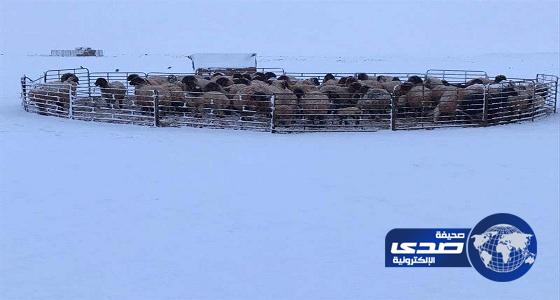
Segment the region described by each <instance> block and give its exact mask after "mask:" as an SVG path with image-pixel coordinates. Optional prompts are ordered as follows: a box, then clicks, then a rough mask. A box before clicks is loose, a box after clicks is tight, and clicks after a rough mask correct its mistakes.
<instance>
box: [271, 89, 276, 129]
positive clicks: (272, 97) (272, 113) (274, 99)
mask: <svg viewBox="0 0 560 300" xmlns="http://www.w3.org/2000/svg"><path fill="white" fill-rule="evenodd" d="M275 103H276V98H275V95H274V94H272V96H270V132H271V133H274V132H275V131H276V130H275V126H274V123H275V122H274V112H275V109H274V108H275Z"/></svg>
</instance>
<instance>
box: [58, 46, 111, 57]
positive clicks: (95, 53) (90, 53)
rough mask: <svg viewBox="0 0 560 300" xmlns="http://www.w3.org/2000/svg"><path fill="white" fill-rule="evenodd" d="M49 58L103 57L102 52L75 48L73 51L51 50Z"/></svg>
mask: <svg viewBox="0 0 560 300" xmlns="http://www.w3.org/2000/svg"><path fill="white" fill-rule="evenodd" d="M51 56H103V50H95V49H91V47H77V48H75V49H74V50H51Z"/></svg>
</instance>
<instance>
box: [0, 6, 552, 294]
mask: <svg viewBox="0 0 560 300" xmlns="http://www.w3.org/2000/svg"><path fill="white" fill-rule="evenodd" d="M527 3H528V2H527ZM175 4H177V3H175ZM252 4H253V3H252ZM459 4H460V5H463V6H464V5H465V4H464V2H459ZM521 4H523V3H521ZM2 5H6V4H2ZM10 5H12V6H14V4H10ZM25 5H26V6H29V4H25ZM85 5H86V6H87V5H93V4H91V3H90V4H87V3H86V4H85ZM255 5H256V4H255ZM260 5H262V4H259V5H256V7H257V9H262V8H259V7H260ZM401 5H402V3H401ZM492 5H494V6H499V5H498V4H495V3H492V4H490V6H492ZM7 6H8V5H7ZM502 6H503V3H502ZM502 6H500V7H502ZM522 6H523V5H520V4H519V3H517V6H516V5H514V4H512V5H511V7H510V6H507V5H506V6H505V7H504V8H503V9H502V10H506V12H508V11H510V12H511V11H513V10H516V9H517V10H519V9H520V8H522ZM0 8H1V7H0ZM12 8H13V7H12ZM25 9H26V10H27V11H28V9H29V8H28V7H26V8H25ZM183 9H185V8H183ZM197 9H200V7H194V10H195V11H194V12H192V14H194V15H197V11H196V10H197ZM335 9H336V7H335V8H332V10H335ZM477 9H479V8H477V7H476V5H475V6H474V7H473V8H471V11H470V12H471V13H472V12H476V11H478V10H477ZM502 10H500V11H502ZM352 11H357V12H358V13H359V14H364V13H363V12H361V11H360V10H355V9H353V10H352ZM20 12H21V11H20ZM282 12H284V11H282ZM286 12H289V10H286ZM321 12H322V13H328V12H325V11H324V10H323V11H321ZM467 12H468V11H467ZM21 13H23V12H21ZM385 13H387V12H385ZM389 13H390V12H389ZM502 13H503V11H502ZM198 14H200V12H198ZM301 14H302V12H301V11H296V16H298V15H301ZM504 14H505V13H504ZM543 14H544V16H543ZM232 15H233V13H232ZM232 15H229V14H224V17H225V20H230V19H232V18H234V17H232ZM528 15H529V17H527V19H526V20H525V25H527V24H529V25H531V24H538V23H539V20H542V19H543V18H544V20H545V21H546V20H549V19H546V18H550V10H546V11H544V12H542V14H541V13H534V14H528ZM327 16H328V14H327ZM531 16H533V17H531ZM553 16H554V13H553ZM89 17H91V16H89V15H86V16H85V18H89ZM556 17H557V15H556ZM2 18H3V19H2V22H3V25H5V24H6V23H7V22H9V21H15V20H17V19H16V14H15V13H13V10H10V13H8V12H3V15H2ZM197 18H198V19H197V20H198V21H201V20H200V18H201V17H200V16H198V17H197ZM260 18H262V17H260ZM260 18H258V19H260ZM473 18H474V21H476V20H479V19H483V18H484V15H473ZM335 19H336V18H335ZM444 19H445V20H443V21H446V20H447V17H446V18H444ZM447 21H450V20H447ZM471 21H472V20H471ZM474 21H472V22H474ZM498 21H501V19H500V18H499V19H498V20H497V21H496V22H498ZM553 21H557V20H556V19H554V18H553ZM57 22H61V21H57ZM114 22H124V21H114ZM168 22H171V21H168ZM207 22H208V24H211V23H212V22H210V21H207ZM224 22H225V21H224ZM306 22H307V21H306ZM414 22H419V21H414ZM552 23H553V24H549V27H552V26H553V25H554V22H552ZM119 24H120V23H119ZM121 25H122V24H121ZM165 25H168V24H163V25H160V26H165ZM303 25H306V24H303ZM82 26H89V25H84V24H82V23H80V25H78V26H77V27H78V28H77V29H74V30H77V31H79V30H84V29H83V28H82ZM139 26H140V27H142V28H144V27H145V26H146V25H144V24H140V25H139ZM268 26H270V25H266V27H267V28H268ZM454 26H455V27H454V28H457V25H454ZM514 27H515V28H514V29H519V28H525V27H524V26H521V25H519V26H517V25H516V26H514ZM518 27H519V28H518ZM549 27H547V28H549ZM5 28H6V27H5V26H4V27H3V32H4V33H6V32H5ZM508 28H511V27H508ZM70 30H71V29H70ZM101 30H105V31H107V30H108V29H106V28H105V29H101ZM130 30H132V29H130ZM232 30H235V29H232ZM284 30H289V29H285V28H284ZM337 30H341V29H337ZM420 30H423V29H417V30H414V29H408V31H407V32H408V33H409V34H413V33H414V34H419V33H421V32H420ZM441 30H443V29H441V28H440V29H438V30H437V31H438V32H439V31H441ZM488 30H489V31H490V33H493V31H495V30H497V29H493V27H490V29H488ZM520 30H523V29H520ZM548 30H549V31H548V33H551V32H552V33H555V32H556V29H554V28H553V29H552V30H550V28H549V29H548ZM422 32H425V31H422ZM82 33H83V31H82ZM506 33H507V32H506ZM522 33H523V34H525V35H524V36H525V37H527V36H529V37H530V38H528V39H529V40H531V39H533V38H534V39H539V38H541V37H540V36H539V35H538V34H537V35H530V32H522ZM386 34H387V35H389V33H386ZM297 35H298V36H300V35H301V36H305V35H304V34H303V33H301V32H299V31H298V33H297ZM505 35H506V38H505V39H504V40H503V41H502V42H503V43H504V45H513V44H514V42H513V41H510V40H509V38H510V37H509V35H507V34H505ZM16 36H17V34H16V33H15V31H14V32H11V33H10V34H9V35H8V37H7V38H3V39H2V45H3V47H4V48H2V50H1V51H0V52H1V53H0V54H1V55H0V82H1V83H2V85H1V86H0V299H6V300H15V299H26V300H27V299H57V300H64V299H69V300H70V299H72V300H74V299H91V300H98V299H119V300H120V299H134V300H136V299H146V300H148V299H150V300H151V299H177V300H178V299H404V298H413V299H498V298H499V299H537V298H538V299H558V296H559V295H560V287H559V282H560V269H559V268H560V257H559V250H558V249H560V248H559V247H560V243H559V239H558V237H559V236H560V229H559V228H560V221H559V211H560V206H559V199H560V190H559V185H558V182H559V181H560V178H559V177H560V175H559V173H560V169H559V168H560V167H559V165H560V158H559V153H560V145H559V144H560V133H559V126H560V117H559V115H554V116H552V117H549V118H545V119H542V120H538V121H535V122H526V123H521V124H510V125H504V126H496V127H489V128H469V129H462V128H454V129H436V130H430V131H427V130H419V131H397V132H392V131H381V132H376V133H313V134H285V135H277V134H270V133H257V132H247V131H228V130H209V129H195V128H151V127H141V126H133V125H116V124H103V123H90V122H82V121H75V120H67V119H60V118H55V117H45V116H40V115H35V114H30V113H26V112H24V111H23V109H22V108H21V106H20V100H19V92H20V91H19V88H20V87H19V78H20V76H21V75H23V74H26V75H28V76H30V77H32V78H35V77H38V76H40V75H41V73H42V72H43V71H45V70H47V69H59V68H68V67H71V68H74V67H79V66H84V67H88V68H89V69H90V70H91V71H113V70H114V69H117V68H119V69H120V70H121V71H128V70H132V71H167V70H168V67H171V69H169V70H170V71H172V72H186V71H190V69H189V67H190V64H189V62H188V61H187V59H186V57H185V55H187V54H189V53H190V52H197V51H200V50H204V49H210V50H213V48H212V45H210V44H208V43H209V42H208V41H206V42H203V45H202V46H200V45H199V46H196V47H201V49H199V48H197V49H194V48H189V46H188V45H186V44H185V45H183V48H186V49H187V50H185V51H172V52H166V51H165V50H164V47H160V48H159V49H156V48H155V47H154V46H153V45H152V46H146V49H148V50H146V51H140V50H139V49H138V44H137V43H138V40H136V39H138V37H131V38H130V39H131V46H130V51H127V48H126V45H124V42H123V41H122V39H121V40H119V41H118V42H115V48H116V49H118V52H113V53H111V51H109V50H110V45H106V47H105V46H104V45H102V41H101V40H95V39H92V41H96V42H97V41H100V42H99V44H101V45H102V46H103V47H104V48H105V51H106V55H107V56H106V57H102V58H53V57H46V56H41V55H39V54H44V53H47V50H45V49H42V48H41V49H39V50H37V48H40V47H36V48H31V47H32V46H31V45H32V43H31V42H30V41H29V37H30V36H31V30H30V29H29V28H27V27H25V29H22V30H21V36H22V40H21V43H20V44H17V46H14V45H16V44H15V43H9V42H10V41H16V40H17V38H16ZM54 36H55V35H52V37H53V38H54ZM224 36H225V35H224ZM57 38H58V37H57ZM123 38H125V37H124V36H123ZM269 38H271V36H269ZM284 38H285V37H284ZM328 38H331V37H330V36H329V37H328ZM549 38H550V37H549ZM38 39H43V40H44V41H45V43H47V42H48V41H47V39H46V38H45V37H38ZM552 39H553V40H554V39H556V41H558V37H557V36H556V37H553V38H552ZM73 40H74V41H78V42H77V43H78V44H79V43H80V42H79V38H76V37H73ZM285 41H286V40H285ZM287 42H289V40H287ZM318 42H319V43H324V44H325V43H328V41H324V40H323V41H318ZM553 42H554V41H553ZM204 43H206V44H204ZM543 43H545V45H544V46H542V47H541V48H542V49H541V48H538V47H537V49H536V50H535V51H530V50H529V49H527V48H523V47H526V45H519V49H518V51H511V52H508V51H505V50H506V48H507V47H503V45H501V44H500V43H498V42H496V43H495V44H492V45H494V46H493V48H492V47H491V49H490V51H489V52H488V53H492V54H486V53H485V52H484V51H483V49H482V48H480V47H479V46H474V47H473V53H471V54H466V53H460V51H459V52H458V51H451V52H452V54H450V55H442V54H441V53H439V54H438V53H437V52H434V53H433V54H429V53H424V54H422V55H416V54H414V53H407V52H406V51H402V53H399V54H382V55H381V54H380V55H360V54H356V51H354V50H356V49H353V48H352V47H350V48H348V49H349V50H348V49H346V50H348V51H349V52H352V53H343V54H339V53H341V52H342V51H341V52H336V49H335V48H334V47H333V48H330V50H324V49H323V50H324V52H329V53H330V54H329V53H320V52H319V53H317V54H314V53H313V52H310V51H308V52H303V53H302V54H301V55H298V54H294V53H296V52H297V49H296V48H295V47H293V48H291V49H287V50H286V53H287V54H286V55H282V54H278V53H274V52H273V51H267V50H270V49H266V48H259V47H260V46H259V44H258V43H255V44H254V47H252V48H251V49H247V50H255V51H257V52H259V54H261V55H260V59H259V63H260V64H261V66H269V67H278V66H280V67H284V68H285V69H286V70H287V71H298V72H299V71H301V72H325V71H330V72H358V71H377V72H415V71H419V72H423V71H425V70H427V69H429V68H447V69H474V70H486V71H487V72H488V73H489V74H497V73H504V74H506V75H508V76H512V77H528V78H534V77H535V75H536V73H549V74H555V75H559V73H560V71H559V61H558V56H559V53H558V52H559V49H558V46H557V45H558V43H556V44H554V43H552V44H551V43H550V41H548V40H547V41H544V40H543ZM78 44H72V45H70V46H68V47H58V48H72V47H73V46H78ZM132 45H134V46H132ZM550 45H553V46H550ZM50 46H51V45H47V46H45V47H46V49H48V48H49V47H50ZM92 46H94V45H92ZM168 46H169V45H168ZM171 46H173V45H171ZM214 46H215V47H217V45H214ZM419 46H420V47H421V48H422V49H424V48H426V49H427V47H428V46H427V45H424V44H423V43H420V44H419ZM439 46H442V47H448V48H449V47H451V46H450V45H439ZM458 46H459V48H460V47H461V46H463V47H462V48H464V46H466V45H462V44H460V43H459V44H458ZM103 47H99V48H103ZM193 47H195V46H193ZM52 48H55V47H54V46H53V47H52ZM202 48H203V49H202ZM233 48H234V49H233V50H232V51H235V50H237V49H236V48H235V47H233ZM190 50H192V51H190ZM228 50H230V49H223V51H228ZM370 50H371V51H373V52H374V51H376V49H375V47H374V46H372V49H370ZM145 53H146V54H147V55H144V54H145ZM498 212H507V213H513V214H516V215H518V216H520V217H522V218H523V219H524V220H526V221H527V222H528V223H529V224H530V225H531V227H532V228H533V230H534V232H535V233H536V235H537V239H538V245H539V247H538V255H537V259H536V262H535V265H534V266H533V267H532V269H531V270H530V271H529V272H528V273H527V274H526V275H525V276H523V277H522V278H520V279H518V280H516V281H513V282H510V283H496V282H492V281H490V280H487V279H485V278H484V277H482V276H480V275H479V274H478V273H477V272H476V271H475V270H474V269H472V268H448V269H429V268H415V269H395V268H385V267H384V238H385V234H386V233H387V232H388V231H389V230H390V229H392V228H396V227H418V228H421V227H450V228H452V227H459V228H468V227H472V226H474V225H475V224H476V223H477V222H478V221H480V220H481V219H482V218H484V217H486V216H488V215H490V214H494V213H498Z"/></svg>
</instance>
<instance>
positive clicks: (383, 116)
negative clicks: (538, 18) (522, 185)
mask: <svg viewBox="0 0 560 300" xmlns="http://www.w3.org/2000/svg"><path fill="white" fill-rule="evenodd" d="M77 79H78V78H77V77H76V76H75V75H73V74H64V75H63V76H62V77H61V80H60V82H57V83H52V84H55V85H56V84H67V85H69V86H70V87H72V86H73V87H75V86H76V84H77V83H78V80H77ZM127 81H128V82H129V84H130V85H132V86H134V94H135V97H134V102H133V105H134V106H135V107H137V108H139V109H141V110H143V111H150V112H151V111H153V108H154V96H155V94H156V93H157V96H158V101H159V108H160V110H161V111H162V112H164V113H165V112H169V113H175V112H190V113H193V114H194V115H195V116H197V117H202V116H204V115H207V114H212V115H213V116H216V117H224V116H226V115H232V114H237V115H239V116H241V118H247V117H248V116H259V115H260V116H270V115H271V112H272V109H274V122H275V125H280V126H282V125H290V124H291V123H293V122H296V121H298V120H300V121H301V120H305V122H309V123H311V124H317V123H318V122H324V121H325V120H327V119H328V120H331V121H332V120H335V121H336V122H338V123H339V124H348V122H358V121H359V120H368V119H369V120H388V119H389V118H390V117H391V116H390V114H391V105H392V101H393V100H392V99H395V100H394V103H395V105H396V108H397V112H398V113H397V114H398V115H400V116H403V117H408V116H411V117H428V118H433V121H434V122H438V121H440V120H441V119H442V118H444V117H445V116H450V117H451V118H455V116H456V114H457V113H458V112H461V113H462V115H463V116H467V117H470V118H472V119H480V118H481V114H482V112H483V102H484V101H485V96H486V101H487V104H488V107H487V108H488V110H487V112H488V115H489V116H490V117H492V116H494V115H496V116H498V115H500V114H507V113H509V114H512V113H517V114H521V113H524V112H527V111H530V110H531V109H532V108H533V107H535V106H536V105H542V104H543V103H544V97H545V96H546V93H547V90H546V87H539V86H535V85H534V84H532V83H527V84H513V83H512V82H510V81H508V80H507V78H506V77H505V76H503V75H498V76H496V77H495V78H494V79H493V80H492V79H488V78H476V79H472V80H470V81H468V82H466V83H461V84H453V83H449V82H446V81H445V80H440V79H438V78H434V77H426V78H424V79H422V78H421V77H419V76H410V77H409V78H407V79H406V80H401V79H400V78H398V77H394V76H390V75H380V76H376V77H371V76H369V75H368V74H365V73H359V74H356V76H347V77H339V78H336V77H335V76H334V75H333V74H326V75H325V76H324V77H323V78H321V79H320V78H306V79H297V78H294V77H291V76H287V75H281V76H277V75H276V74H274V73H272V72H267V73H262V72H255V73H234V74H231V75H225V74H222V73H215V74H213V75H212V76H201V75H187V76H182V77H177V76H175V75H169V76H147V77H141V76H139V75H137V74H132V75H129V76H128V78H127ZM95 85H96V86H98V87H99V88H100V91H101V97H102V98H103V99H104V100H105V101H106V103H109V104H110V105H111V106H113V107H116V108H122V107H123V105H124V102H125V101H126V96H127V89H126V87H125V85H124V84H123V83H122V82H118V81H114V82H108V81H107V80H106V79H105V78H97V80H96V81H95ZM42 89H43V91H44V89H45V88H44V87H42ZM37 92H39V91H32V93H35V95H36V94H37ZM62 102H64V101H62ZM272 103H273V104H272Z"/></svg>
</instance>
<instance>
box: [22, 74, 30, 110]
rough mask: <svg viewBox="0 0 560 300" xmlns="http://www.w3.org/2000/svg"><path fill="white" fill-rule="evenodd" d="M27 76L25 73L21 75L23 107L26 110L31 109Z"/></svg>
mask: <svg viewBox="0 0 560 300" xmlns="http://www.w3.org/2000/svg"><path fill="white" fill-rule="evenodd" d="M25 78H26V76H25V75H23V77H21V97H22V98H21V104H22V105H23V109H24V110H25V111H29V110H28V108H27V85H26V83H27V82H26V80H25Z"/></svg>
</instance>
